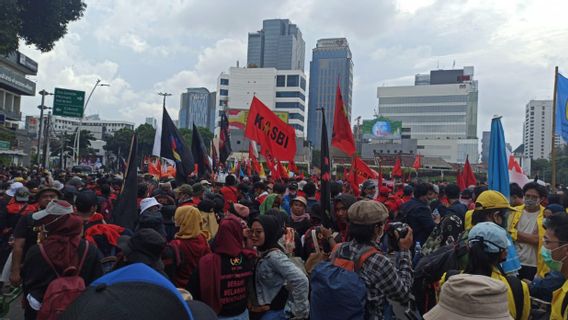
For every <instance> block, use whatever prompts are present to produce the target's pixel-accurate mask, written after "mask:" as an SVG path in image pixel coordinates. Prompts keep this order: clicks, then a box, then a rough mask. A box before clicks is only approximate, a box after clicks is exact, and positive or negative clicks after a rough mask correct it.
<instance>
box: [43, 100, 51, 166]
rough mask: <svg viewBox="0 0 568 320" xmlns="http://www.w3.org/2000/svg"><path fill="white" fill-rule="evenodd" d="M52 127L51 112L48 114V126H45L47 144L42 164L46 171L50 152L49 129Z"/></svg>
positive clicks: (44, 148) (44, 147)
mask: <svg viewBox="0 0 568 320" xmlns="http://www.w3.org/2000/svg"><path fill="white" fill-rule="evenodd" d="M50 125H51V111H49V112H48V113H47V125H46V126H45V143H44V145H43V158H42V164H43V167H44V168H45V169H47V160H48V158H49V157H48V156H47V153H48V152H49V129H50Z"/></svg>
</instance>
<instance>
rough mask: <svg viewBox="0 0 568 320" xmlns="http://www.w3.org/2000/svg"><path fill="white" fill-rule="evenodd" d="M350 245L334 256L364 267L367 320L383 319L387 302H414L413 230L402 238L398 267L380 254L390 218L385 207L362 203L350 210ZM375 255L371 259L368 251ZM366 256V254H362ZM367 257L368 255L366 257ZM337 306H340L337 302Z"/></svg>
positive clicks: (376, 203)
mask: <svg viewBox="0 0 568 320" xmlns="http://www.w3.org/2000/svg"><path fill="white" fill-rule="evenodd" d="M347 214H348V218H349V238H350V239H352V240H351V241H349V242H345V243H342V244H339V245H338V246H337V250H336V251H335V252H334V253H333V254H332V257H331V258H332V259H333V258H334V257H342V258H345V257H346V258H347V259H349V260H351V261H354V263H355V264H360V268H359V269H358V272H357V273H358V275H359V277H360V278H361V279H362V280H363V282H364V283H365V287H366V288H367V301H366V304H365V319H382V318H383V308H384V306H385V305H386V304H387V298H388V299H390V300H393V301H397V302H400V303H401V304H404V303H407V302H408V300H409V299H410V292H411V288H412V281H413V274H412V257H411V254H410V247H411V246H412V244H413V243H414V242H413V236H412V228H410V227H409V228H408V232H407V233H406V236H405V237H404V238H400V237H398V236H399V235H398V233H395V235H396V236H397V237H398V238H399V239H398V247H399V250H400V251H399V252H398V253H397V254H398V259H396V260H397V262H396V264H395V263H393V262H392V261H391V260H390V259H389V258H388V257H386V256H385V255H384V254H383V253H382V252H381V251H380V250H379V244H378V243H379V241H380V240H381V238H382V236H383V234H384V227H385V221H386V220H387V218H388V216H389V214H388V209H387V208H386V207H385V205H383V204H382V203H379V202H376V201H368V200H361V201H358V202H356V203H355V204H353V205H352V206H351V207H350V208H349V210H348V213H347ZM369 250H372V251H373V252H372V253H371V254H370V255H369V254H368V251H369ZM362 253H363V254H362ZM365 253H367V254H365ZM361 256H366V259H364V261H362V262H361V261H356V260H358V259H357V257H361ZM335 303H340V301H336V302H335Z"/></svg>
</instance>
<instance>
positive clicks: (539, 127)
mask: <svg viewBox="0 0 568 320" xmlns="http://www.w3.org/2000/svg"><path fill="white" fill-rule="evenodd" d="M555 143H556V145H560V144H561V143H562V139H561V138H560V136H558V135H555ZM523 145H524V158H529V159H533V160H536V159H550V153H551V152H552V100H530V101H529V103H527V105H526V108H525V122H524V123H523Z"/></svg>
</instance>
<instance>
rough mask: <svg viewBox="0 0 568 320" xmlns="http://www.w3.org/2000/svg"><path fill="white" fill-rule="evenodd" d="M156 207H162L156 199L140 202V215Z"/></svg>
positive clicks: (146, 199) (151, 198)
mask: <svg viewBox="0 0 568 320" xmlns="http://www.w3.org/2000/svg"><path fill="white" fill-rule="evenodd" d="M154 206H160V207H161V206H162V205H161V204H160V203H159V202H158V200H156V198H154V197H150V198H144V199H142V201H140V214H142V212H144V211H146V210H148V209H149V208H151V207H154Z"/></svg>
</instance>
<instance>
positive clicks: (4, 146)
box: [0, 140, 10, 150]
mask: <svg viewBox="0 0 568 320" xmlns="http://www.w3.org/2000/svg"><path fill="white" fill-rule="evenodd" d="M9 149H10V141H4V140H0V150H9Z"/></svg>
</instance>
